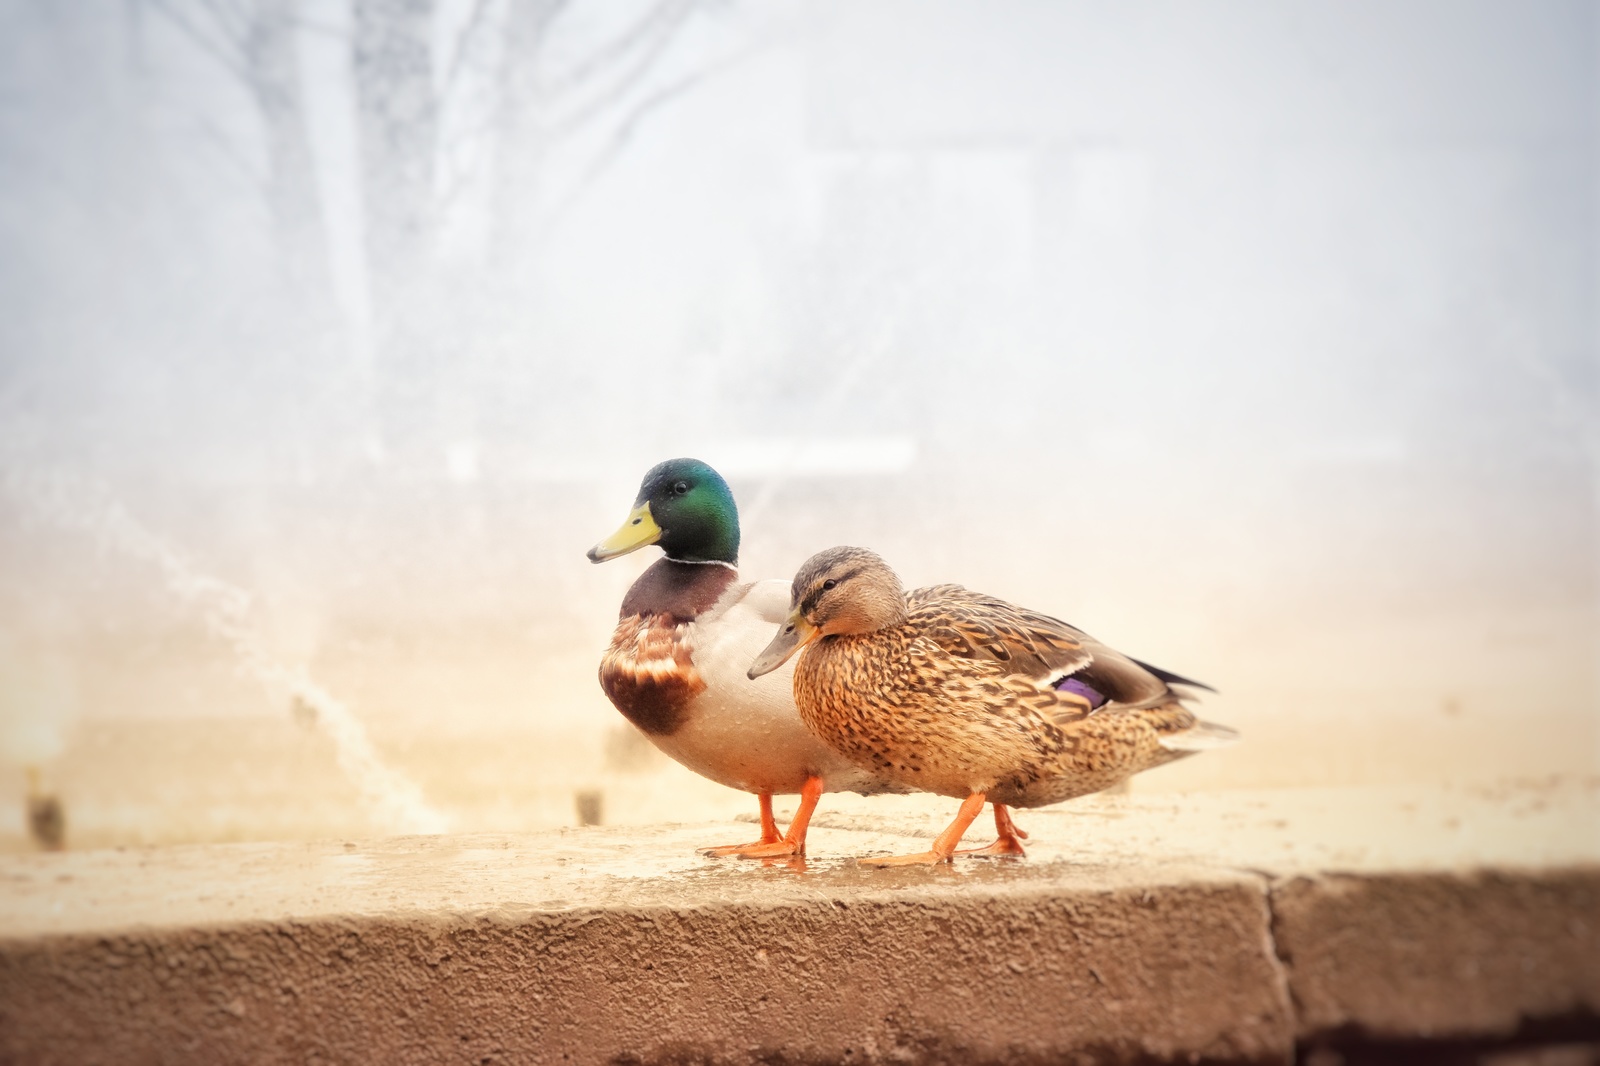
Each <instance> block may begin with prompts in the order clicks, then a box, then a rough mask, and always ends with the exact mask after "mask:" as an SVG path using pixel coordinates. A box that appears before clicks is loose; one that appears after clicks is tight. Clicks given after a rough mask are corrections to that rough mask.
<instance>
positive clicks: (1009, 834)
mask: <svg viewBox="0 0 1600 1066" xmlns="http://www.w3.org/2000/svg"><path fill="white" fill-rule="evenodd" d="M994 831H995V842H994V843H993V844H990V845H989V846H988V847H986V848H966V849H963V850H961V851H958V852H956V854H957V855H982V856H992V855H1015V856H1016V857H1018V858H1020V859H1025V858H1027V857H1028V853H1027V851H1026V850H1025V849H1024V848H1023V846H1022V841H1023V840H1025V839H1027V836H1028V834H1027V833H1024V832H1023V831H1022V830H1020V829H1018V828H1017V827H1016V824H1015V823H1014V822H1012V821H1011V812H1010V811H1009V810H1008V809H1007V808H1006V805H1005V804H1004V803H996V804H995V805H994Z"/></svg>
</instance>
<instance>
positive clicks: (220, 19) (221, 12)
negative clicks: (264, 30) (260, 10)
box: [200, 0, 255, 51]
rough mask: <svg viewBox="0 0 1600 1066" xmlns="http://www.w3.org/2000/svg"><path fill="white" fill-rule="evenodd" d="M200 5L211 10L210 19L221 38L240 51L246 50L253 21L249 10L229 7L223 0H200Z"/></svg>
mask: <svg viewBox="0 0 1600 1066" xmlns="http://www.w3.org/2000/svg"><path fill="white" fill-rule="evenodd" d="M200 6H202V7H204V8H205V9H206V10H207V11H209V12H211V21H212V22H213V23H215V24H216V27H217V29H218V31H220V33H221V35H222V39H223V40H225V41H228V42H229V43H230V44H232V45H233V46H234V47H235V48H238V49H240V50H241V51H245V50H247V48H248V44H247V42H248V41H249V39H250V30H251V23H252V22H254V21H255V20H254V18H253V17H252V14H251V13H250V12H242V11H240V10H239V9H238V8H235V7H231V6H229V5H228V4H227V3H226V2H225V0H200Z"/></svg>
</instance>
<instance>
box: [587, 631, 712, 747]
mask: <svg viewBox="0 0 1600 1066" xmlns="http://www.w3.org/2000/svg"><path fill="white" fill-rule="evenodd" d="M688 636H689V624H688V623H687V622H679V621H678V620H677V619H676V618H675V617H674V616H672V615H670V614H654V615H633V616H631V617H628V618H624V619H623V620H622V621H621V622H619V623H617V628H616V631H615V632H613V633H612V634H611V646H610V647H609V648H607V649H606V653H605V655H603V656H601V658H600V687H601V688H603V689H605V693H606V695H607V696H609V697H610V698H611V702H612V703H613V704H614V705H616V708H617V710H619V711H621V712H622V716H623V717H624V718H626V719H627V720H628V721H630V722H632V723H633V724H634V725H636V726H638V727H639V728H640V729H642V730H644V731H645V732H646V733H649V734H651V735H653V736H668V735H671V734H672V733H675V732H677V730H678V728H679V727H680V726H682V725H683V723H684V721H685V719H686V718H687V717H688V713H689V704H690V703H691V702H693V700H694V698H695V697H696V696H698V695H699V694H700V693H701V692H703V691H705V687H706V683H705V681H704V680H702V679H701V677H700V674H699V672H698V671H697V670H695V668H694V660H693V658H692V655H693V651H694V649H693V647H692V646H691V645H690V643H689V640H688Z"/></svg>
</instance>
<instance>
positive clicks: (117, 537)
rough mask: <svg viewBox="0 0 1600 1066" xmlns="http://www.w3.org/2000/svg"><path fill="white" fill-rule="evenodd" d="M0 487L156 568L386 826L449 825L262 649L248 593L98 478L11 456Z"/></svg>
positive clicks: (48, 517)
mask: <svg viewBox="0 0 1600 1066" xmlns="http://www.w3.org/2000/svg"><path fill="white" fill-rule="evenodd" d="M0 489H3V491H5V492H6V493H7V494H8V495H9V496H10V497H11V498H12V499H13V500H15V501H16V502H17V503H18V504H19V505H20V506H22V507H23V508H25V509H26V511H28V512H29V513H31V514H32V515H33V516H34V517H35V518H36V519H37V520H40V521H43V522H46V523H49V524H50V525H53V526H56V527H58V528H61V529H68V530H72V531H75V532H79V533H83V534H86V535H88V536H89V537H91V538H92V539H93V540H94V541H95V542H96V543H98V544H99V545H101V546H102V547H103V548H106V549H109V550H112V551H115V552H116V553H118V554H119V555H121V556H124V557H126V558H128V559H131V560H134V561H136V562H140V563H144V564H146V565H150V566H153V567H155V568H156V570H157V571H158V572H159V573H160V575H161V578H162V581H163V582H164V584H165V585H166V588H167V591H168V592H170V593H171V594H172V595H173V596H174V597H175V598H176V599H177V600H178V601H179V602H180V603H182V604H183V605H184V606H185V607H187V608H189V609H190V610H192V611H193V612H194V613H195V614H196V615H198V616H199V618H200V620H201V621H202V622H203V623H204V625H205V627H206V629H207V630H208V631H209V632H210V633H211V634H212V635H213V636H215V637H217V638H219V639H220V640H221V641H222V642H223V643H225V644H226V645H227V646H228V647H229V648H230V649H231V650H232V652H233V654H234V656H235V657H236V659H237V660H238V663H239V666H240V668H241V670H242V671H243V672H244V673H245V674H247V675H249V676H250V677H253V678H255V679H256V680H257V681H259V682H260V683H261V684H263V685H265V686H267V687H268V688H274V689H278V688H281V689H287V690H288V692H289V694H290V697H291V699H292V700H293V701H294V703H295V706H297V707H306V708H309V709H310V710H311V711H313V712H314V714H312V715H307V716H306V717H307V719H308V720H310V721H313V722H314V723H315V724H316V725H318V726H319V727H320V728H322V729H323V730H324V731H325V732H326V733H327V735H328V737H329V739H331V740H332V741H333V745H334V751H335V755H336V758H337V760H338V763H339V768H340V769H341V770H343V771H344V772H345V774H346V775H347V776H348V777H349V778H350V780H351V782H352V783H353V784H354V785H355V786H356V788H357V789H358V790H359V791H360V792H361V796H362V798H363V799H364V800H365V801H366V803H367V805H368V807H369V808H370V809H371V811H372V813H373V814H374V815H375V816H376V817H377V818H378V819H379V820H380V821H381V823H382V824H383V825H384V826H385V827H386V828H387V829H389V830H390V831H392V832H396V833H440V832H443V831H444V830H445V829H446V828H447V827H448V825H449V820H448V819H447V818H446V817H445V815H444V814H443V813H442V812H440V811H438V810H436V809H435V808H434V807H432V806H431V805H430V804H429V803H428V802H427V800H426V799H425V798H424V797H423V795H422V791H421V790H420V789H419V788H418V787H417V786H416V784H415V783H414V782H412V781H410V780H409V779H407V778H406V777H405V776H404V775H402V774H401V773H399V772H398V771H396V770H395V769H394V768H393V767H390V766H388V765H387V764H386V763H384V761H383V760H382V758H380V757H379V755H378V753H377V751H376V750H375V749H374V748H373V746H372V741H371V740H370V739H369V738H368V736H367V731H366V728H365V727H364V726H363V725H362V724H361V720H360V719H359V718H357V717H356V716H355V714H354V713H353V712H352V711H351V710H350V708H349V707H347V706H345V704H344V703H343V702H342V701H340V700H339V699H337V698H335V697H334V696H333V695H332V694H331V693H329V692H328V691H327V690H326V689H324V688H323V687H322V686H320V685H318V684H317V683H316V682H315V681H313V680H312V678H311V676H310V674H309V673H308V672H307V670H306V668H305V667H304V666H292V667H291V666H287V665H285V664H283V663H282V662H279V661H277V660H276V659H275V658H274V657H272V656H271V655H269V654H268V653H267V651H266V649H265V647H264V642H263V640H262V638H261V635H260V627H259V625H258V624H257V623H256V620H255V618H254V617H253V615H252V600H251V596H250V594H249V593H248V592H246V591H245V590H243V589H241V588H239V587H237V586H235V585H231V584H229V583H228V582H225V581H222V580H220V579H218V578H215V577H211V576H210V575H207V574H203V573H200V572H199V571H198V570H196V569H195V568H194V566H193V565H191V564H190V562H189V561H188V560H187V559H186V558H185V557H184V555H183V554H182V553H181V552H180V551H179V550H178V549H177V548H175V547H174V546H173V545H171V544H170V543H168V542H167V541H165V540H163V539H162V538H161V537H160V536H158V535H157V534H155V533H154V532H152V531H151V530H149V529H147V528H146V527H145V526H144V525H142V524H141V523H140V522H138V520H136V519H135V518H134V517H133V516H132V515H130V514H129V513H128V512H127V510H126V509H125V508H124V507H123V506H122V505H121V504H120V503H118V502H117V501H116V500H115V499H113V498H112V497H111V495H110V494H109V492H107V491H106V489H105V488H104V487H103V486H102V485H100V484H99V483H98V482H95V481H92V480H90V479H86V478H81V477H77V476H74V475H71V474H68V473H66V472H64V471H60V470H28V469H23V468H21V466H19V465H17V464H16V463H15V462H12V463H6V464H0Z"/></svg>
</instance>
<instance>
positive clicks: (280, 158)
mask: <svg viewBox="0 0 1600 1066" xmlns="http://www.w3.org/2000/svg"><path fill="white" fill-rule="evenodd" d="M297 7H298V0H256V2H255V5H254V9H253V10H252V12H251V14H250V16H249V19H248V22H247V23H246V25H245V26H244V27H243V32H242V35H241V36H242V40H241V42H240V45H241V51H242V53H243V56H244V62H245V69H246V71H247V73H248V75H249V77H248V83H249V88H250V92H251V95H252V96H253V97H254V98H255V102H256V108H257V110H258V111H259V112H260V114H261V124H262V130H263V132H264V134H265V137H266V147H267V165H268V172H267V175H266V189H265V196H266V200H267V209H268V211H269V212H270V213H271V216H272V221H273V229H274V234H275V236H276V238H277V241H278V246H279V253H280V258H281V261H282V265H283V269H284V272H285V275H286V277H287V278H288V281H289V283H290V286H291V288H292V290H293V293H294V296H295V298H296V299H297V300H300V301H307V300H310V301H314V302H315V305H319V306H320V307H321V309H322V310H324V311H331V306H329V305H331V295H332V278H331V269H330V267H329V262H328V239H327V230H326V227H325V225H324V219H323V214H322V202H321V198H320V196H319V195H318V187H317V167H316V160H315V158H314V157H313V155H312V152H311V138H310V135H309V133H308V132H307V129H306V117H305V100H304V94H303V93H302V92H301V88H300V66H299V57H298V55H297V54H296V51H295V40H294V32H295V22H294V20H295V15H296V8H297ZM301 306H302V308H304V307H305V306H306V304H304V303H302V304H301Z"/></svg>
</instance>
